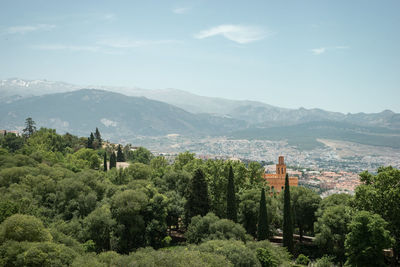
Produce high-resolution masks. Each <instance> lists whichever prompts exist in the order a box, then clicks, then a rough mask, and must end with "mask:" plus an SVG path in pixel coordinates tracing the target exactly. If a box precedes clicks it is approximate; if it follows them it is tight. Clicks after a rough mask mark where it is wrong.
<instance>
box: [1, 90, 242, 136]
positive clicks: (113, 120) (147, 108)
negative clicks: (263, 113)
mask: <svg viewBox="0 0 400 267" xmlns="http://www.w3.org/2000/svg"><path fill="white" fill-rule="evenodd" d="M27 117H32V118H33V119H34V120H35V121H36V122H37V124H38V125H40V126H46V127H52V128H56V129H57V130H59V131H61V132H66V131H68V132H72V133H75V134H80V135H88V133H90V131H93V130H94V129H95V127H99V129H100V131H101V132H103V133H106V134H109V135H113V136H120V137H121V136H130V135H150V136H157V135H165V134H170V133H179V134H186V135H198V134H220V133H225V132H227V131H231V130H234V129H241V128H244V127H245V126H246V124H245V123H244V122H241V121H238V120H233V119H227V118H220V117H215V116H211V115H208V114H202V115H196V114H192V113H189V112H187V111H185V110H183V109H180V108H177V107H175V106H172V105H169V104H166V103H162V102H159V101H154V100H150V99H147V98H144V97H127V96H125V95H122V94H118V93H112V92H107V91H102V90H89V89H82V90H78V91H73V92H69V93H58V94H50V95H44V96H37V97H30V98H24V99H21V100H18V101H14V102H12V103H9V104H4V105H1V107H0V128H6V129H13V128H15V127H22V126H23V123H24V120H25V118H27Z"/></svg>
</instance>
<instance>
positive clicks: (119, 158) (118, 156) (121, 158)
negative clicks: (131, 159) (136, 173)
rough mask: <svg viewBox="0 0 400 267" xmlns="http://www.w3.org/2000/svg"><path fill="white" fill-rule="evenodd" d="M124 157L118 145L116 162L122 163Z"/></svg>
mask: <svg viewBox="0 0 400 267" xmlns="http://www.w3.org/2000/svg"><path fill="white" fill-rule="evenodd" d="M124 161H125V157H124V153H123V152H122V146H121V145H118V150H117V162H124Z"/></svg>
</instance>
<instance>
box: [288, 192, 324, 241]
mask: <svg viewBox="0 0 400 267" xmlns="http://www.w3.org/2000/svg"><path fill="white" fill-rule="evenodd" d="M290 191H291V192H290V197H291V203H292V207H293V211H294V214H293V215H294V222H295V224H296V225H297V227H298V228H299V234H300V242H302V240H303V234H304V231H313V229H314V222H315V221H316V217H315V212H316V211H317V209H318V207H319V203H320V201H321V197H320V196H319V195H318V194H317V193H315V192H314V191H313V190H311V189H309V188H306V187H301V186H298V187H293V188H291V190H290Z"/></svg>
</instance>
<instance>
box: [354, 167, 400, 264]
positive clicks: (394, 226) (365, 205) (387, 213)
mask: <svg viewBox="0 0 400 267" xmlns="http://www.w3.org/2000/svg"><path fill="white" fill-rule="evenodd" d="M360 177H361V181H362V182H363V184H361V185H360V186H358V187H357V188H356V192H355V198H354V205H355V206H356V207H357V208H358V209H360V210H367V211H371V212H373V213H376V214H379V215H380V216H381V217H382V218H383V219H384V220H385V221H386V222H387V223H388V230H389V231H390V233H391V234H392V236H393V237H394V239H395V244H394V247H393V250H394V258H395V259H396V261H397V262H399V261H400V205H399V203H400V186H399V184H400V170H398V169H395V168H393V167H381V168H379V169H378V173H377V174H376V175H372V174H370V173H368V172H363V173H361V174H360Z"/></svg>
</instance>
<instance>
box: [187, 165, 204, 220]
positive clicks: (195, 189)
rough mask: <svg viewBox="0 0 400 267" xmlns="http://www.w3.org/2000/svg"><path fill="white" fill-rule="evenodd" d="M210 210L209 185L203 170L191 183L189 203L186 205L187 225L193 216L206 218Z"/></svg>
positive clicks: (196, 174)
mask: <svg viewBox="0 0 400 267" xmlns="http://www.w3.org/2000/svg"><path fill="white" fill-rule="evenodd" d="M209 209H210V203H209V198H208V185H207V182H206V179H205V177H204V173H203V171H202V170H201V169H197V170H196V171H195V173H194V176H193V178H192V179H191V181H190V184H189V188H188V194H187V201H186V205H185V219H186V223H187V224H188V223H189V222H190V219H191V218H192V217H193V216H196V215H201V216H204V215H206V214H207V213H208V211H209Z"/></svg>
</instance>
